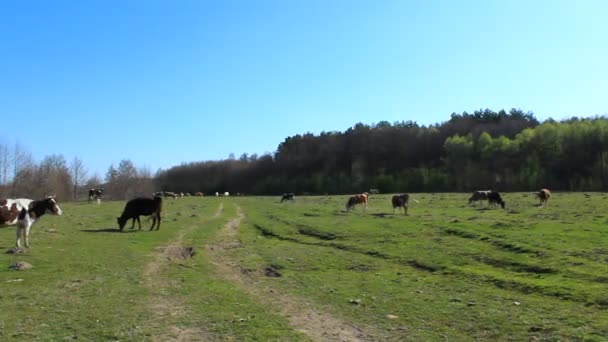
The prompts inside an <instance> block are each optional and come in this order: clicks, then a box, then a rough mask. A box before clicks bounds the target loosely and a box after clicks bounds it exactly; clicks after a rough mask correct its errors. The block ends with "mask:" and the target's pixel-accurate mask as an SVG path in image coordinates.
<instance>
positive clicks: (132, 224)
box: [131, 217, 135, 229]
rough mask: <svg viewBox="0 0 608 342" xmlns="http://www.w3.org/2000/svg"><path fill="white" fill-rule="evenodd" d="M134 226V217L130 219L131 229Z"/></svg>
mask: <svg viewBox="0 0 608 342" xmlns="http://www.w3.org/2000/svg"><path fill="white" fill-rule="evenodd" d="M134 228H135V217H133V218H132V219H131V229H134Z"/></svg>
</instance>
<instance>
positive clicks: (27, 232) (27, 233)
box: [25, 224, 32, 247]
mask: <svg viewBox="0 0 608 342" xmlns="http://www.w3.org/2000/svg"><path fill="white" fill-rule="evenodd" d="M30 228H32V225H31V224H28V225H26V226H25V247H29V246H30Z"/></svg>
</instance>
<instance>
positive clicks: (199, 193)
mask: <svg viewBox="0 0 608 342" xmlns="http://www.w3.org/2000/svg"><path fill="white" fill-rule="evenodd" d="M194 196H203V193H202V192H200V191H199V192H197V193H195V194H194Z"/></svg>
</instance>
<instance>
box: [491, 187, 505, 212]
mask: <svg viewBox="0 0 608 342" xmlns="http://www.w3.org/2000/svg"><path fill="white" fill-rule="evenodd" d="M488 203H489V204H492V205H499V204H500V206H501V207H502V208H503V209H504V208H505V204H506V202H505V201H503V200H502V197H500V194H499V193H498V192H496V191H491V192H490V193H489V194H488Z"/></svg>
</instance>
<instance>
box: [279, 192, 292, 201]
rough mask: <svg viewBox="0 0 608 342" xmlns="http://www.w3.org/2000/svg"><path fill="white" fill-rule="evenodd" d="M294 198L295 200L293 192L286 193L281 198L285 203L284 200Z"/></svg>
mask: <svg viewBox="0 0 608 342" xmlns="http://www.w3.org/2000/svg"><path fill="white" fill-rule="evenodd" d="M293 200H294V194H293V192H289V193H284V194H283V197H282V198H281V203H283V201H293Z"/></svg>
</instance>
